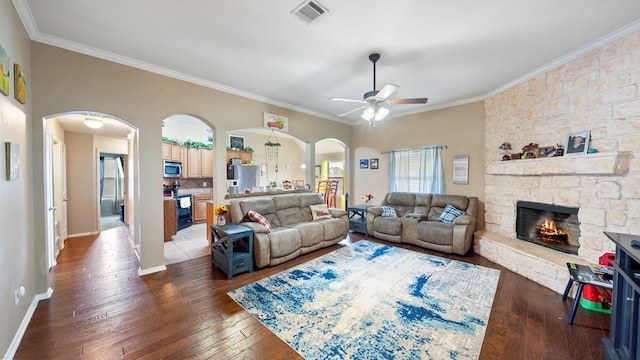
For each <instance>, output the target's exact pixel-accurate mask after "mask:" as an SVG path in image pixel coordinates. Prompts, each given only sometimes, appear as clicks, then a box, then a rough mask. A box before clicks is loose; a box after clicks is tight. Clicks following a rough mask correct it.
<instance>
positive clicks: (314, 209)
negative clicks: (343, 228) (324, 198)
mask: <svg viewBox="0 0 640 360" xmlns="http://www.w3.org/2000/svg"><path fill="white" fill-rule="evenodd" d="M309 209H311V216H312V217H313V220H318V219H331V218H332V217H333V216H331V213H330V212H329V209H328V208H327V205H324V204H321V205H309Z"/></svg>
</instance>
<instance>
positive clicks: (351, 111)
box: [338, 106, 366, 117]
mask: <svg viewBox="0 0 640 360" xmlns="http://www.w3.org/2000/svg"><path fill="white" fill-rule="evenodd" d="M365 107H366V106H360V107H357V108H355V109H351V110H349V111H347V112H345V113H342V114H340V115H338V117H341V116H346V115H349V114H351V113H354V112H356V111H360V110H362V109H364V108H365Z"/></svg>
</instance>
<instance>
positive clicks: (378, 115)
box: [373, 106, 389, 121]
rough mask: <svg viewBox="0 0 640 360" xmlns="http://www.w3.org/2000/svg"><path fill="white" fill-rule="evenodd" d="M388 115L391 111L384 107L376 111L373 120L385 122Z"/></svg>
mask: <svg viewBox="0 0 640 360" xmlns="http://www.w3.org/2000/svg"><path fill="white" fill-rule="evenodd" d="M387 115H389V109H387V108H386V107H384V106H379V107H378V108H377V109H376V113H375V116H374V117H373V120H375V121H380V120H384V118H386V117H387Z"/></svg>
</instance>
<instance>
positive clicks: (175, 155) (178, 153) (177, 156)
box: [171, 144, 184, 162]
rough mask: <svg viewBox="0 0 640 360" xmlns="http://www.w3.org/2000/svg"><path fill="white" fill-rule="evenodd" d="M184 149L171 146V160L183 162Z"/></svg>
mask: <svg viewBox="0 0 640 360" xmlns="http://www.w3.org/2000/svg"><path fill="white" fill-rule="evenodd" d="M182 149H184V146H180V145H177V144H171V160H173V161H180V162H182V161H183V157H182Z"/></svg>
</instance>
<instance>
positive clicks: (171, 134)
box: [162, 114, 210, 144]
mask: <svg viewBox="0 0 640 360" xmlns="http://www.w3.org/2000/svg"><path fill="white" fill-rule="evenodd" d="M162 123H163V124H164V125H163V126H162V136H164V137H167V138H169V139H171V140H177V141H178V142H180V143H183V142H185V141H186V140H191V141H197V142H201V143H204V144H208V143H209V141H208V137H207V135H208V132H207V129H210V128H209V127H208V126H207V124H205V123H204V122H202V121H200V120H199V119H197V118H194V117H193V116H189V115H181V114H178V115H172V116H169V117H168V118H166V119H164V121H163V122H162Z"/></svg>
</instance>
